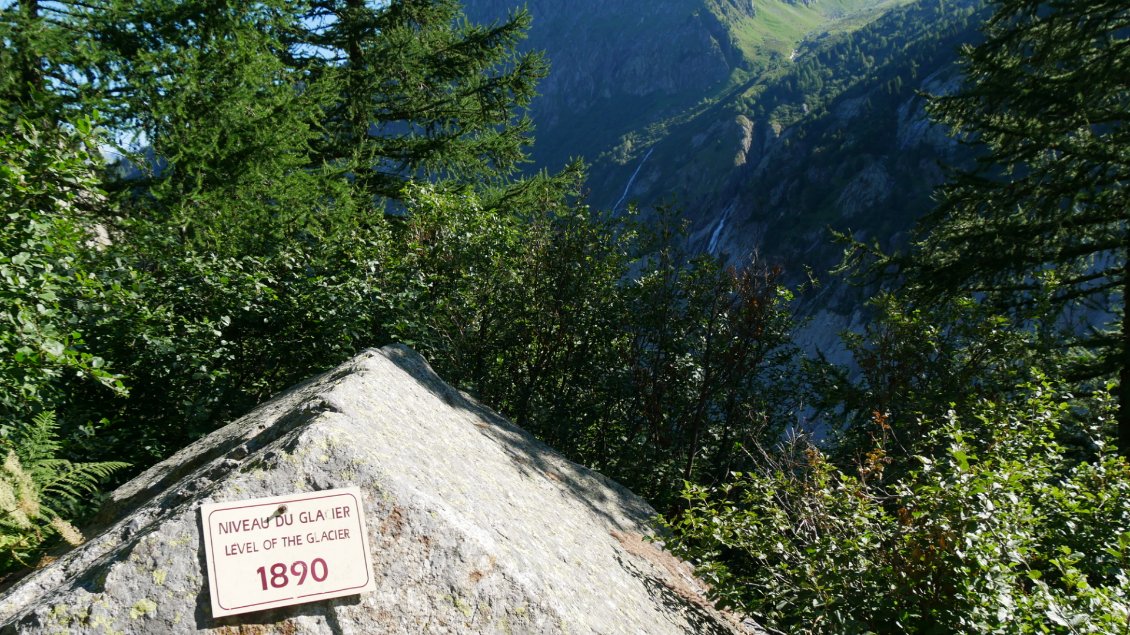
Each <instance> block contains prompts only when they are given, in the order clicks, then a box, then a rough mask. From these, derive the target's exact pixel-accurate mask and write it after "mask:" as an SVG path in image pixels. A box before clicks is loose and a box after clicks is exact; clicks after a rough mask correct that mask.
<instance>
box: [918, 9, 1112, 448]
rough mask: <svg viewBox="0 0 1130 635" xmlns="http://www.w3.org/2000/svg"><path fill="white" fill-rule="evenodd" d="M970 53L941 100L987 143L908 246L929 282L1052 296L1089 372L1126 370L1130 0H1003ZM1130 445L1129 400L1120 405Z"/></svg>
mask: <svg viewBox="0 0 1130 635" xmlns="http://www.w3.org/2000/svg"><path fill="white" fill-rule="evenodd" d="M994 9H995V13H994V15H993V16H992V18H991V19H990V20H989V21H988V22H987V24H986V26H985V29H984V31H985V36H986V41H985V42H984V43H983V44H981V45H980V46H977V47H976V48H971V49H969V50H968V51H967V52H966V55H965V74H966V84H965V86H964V87H963V88H962V89H961V90H960V91H958V92H957V93H956V94H954V95H950V96H944V97H940V98H938V99H936V100H935V102H934V110H935V112H936V114H937V115H938V116H939V118H940V119H941V120H942V121H943V122H945V123H947V124H949V125H950V126H952V127H953V128H954V129H955V130H956V131H957V132H958V133H960V134H961V135H963V136H964V137H966V138H968V139H971V140H973V141H975V142H976V143H978V144H979V145H980V147H982V148H983V149H984V150H985V152H984V157H983V159H982V161H981V164H980V165H979V167H978V169H975V170H972V171H968V172H964V173H961V174H959V175H957V176H956V177H955V178H954V179H952V180H951V181H950V183H949V184H947V185H946V186H945V187H943V188H942V189H941V205H940V206H939V208H938V210H937V211H936V212H935V213H934V214H933V216H932V217H931V218H930V220H929V222H928V223H927V224H926V225H925V232H924V234H923V236H922V238H921V240H920V242H919V244H918V245H917V249H916V251H915V253H914V254H913V258H914V262H913V263H912V264H911V265H910V269H912V270H913V271H914V273H913V275H914V276H915V278H916V284H918V285H919V286H921V287H922V293H923V294H925V295H933V294H938V293H939V292H942V293H945V292H949V293H952V292H954V290H957V291H958V292H959V293H978V294H982V295H984V296H985V297H986V298H987V299H988V300H990V301H992V302H993V303H995V304H996V306H998V307H1002V308H1007V309H1010V310H1013V311H1019V312H1020V313H1021V316H1022V318H1023V317H1024V316H1025V314H1026V313H1027V312H1029V311H1030V310H1031V307H1032V306H1033V305H1038V304H1044V305H1046V306H1047V307H1048V308H1049V309H1054V311H1055V312H1054V313H1049V315H1048V316H1047V319H1048V321H1052V320H1055V321H1056V324H1057V326H1060V327H1061V329H1062V330H1063V331H1064V338H1063V339H1064V341H1065V343H1068V344H1076V345H1079V346H1082V347H1084V349H1085V350H1086V354H1085V355H1084V356H1083V357H1082V359H1080V360H1079V363H1078V368H1077V370H1076V372H1078V373H1079V374H1080V375H1082V376H1092V377H1093V376H1103V375H1109V374H1110V373H1122V375H1121V381H1120V388H1119V393H1118V394H1119V400H1120V402H1125V403H1127V404H1130V374H1127V373H1130V345H1128V344H1127V341H1128V340H1127V337H1130V335H1128V333H1130V329H1128V328H1127V325H1128V324H1130V323H1128V322H1127V319H1128V318H1127V313H1126V311H1125V310H1124V306H1125V298H1126V296H1127V293H1128V291H1130V277H1128V274H1127V250H1128V246H1127V245H1128V243H1127V239H1126V223H1127V222H1128V220H1130V216H1128V208H1127V204H1126V199H1127V184H1128V183H1130V37H1128V35H1127V33H1128V29H1130V6H1128V5H1127V4H1126V3H1125V2H1122V1H1120V0H1083V1H1075V0H1060V1H1052V2H1043V3H1038V2H1031V1H1028V0H1007V1H1005V0H1002V1H998V2H996V3H994ZM1119 418H1120V421H1121V424H1120V429H1121V433H1120V436H1119V444H1120V446H1121V448H1122V450H1123V452H1127V451H1130V408H1128V409H1127V410H1126V411H1125V412H1123V413H1121V414H1120V415H1119Z"/></svg>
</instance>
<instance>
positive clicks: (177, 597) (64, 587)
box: [0, 347, 756, 634]
mask: <svg viewBox="0 0 1130 635" xmlns="http://www.w3.org/2000/svg"><path fill="white" fill-rule="evenodd" d="M346 486H356V487H358V488H359V491H360V497H361V499H362V500H363V506H364V510H365V521H366V523H365V524H366V525H367V528H366V531H367V538H368V544H369V551H370V554H371V557H372V559H373V570H372V571H371V573H372V576H373V579H374V580H375V587H376V590H375V591H373V592H370V593H363V594H360V595H352V596H346V597H340V598H336V599H332V600H322V601H316V602H311V603H306V604H298V605H295V606H289V607H285V608H275V609H272V610H268V611H259V612H250V613H245V614H242V615H233V616H228V617H223V618H219V619H217V618H215V617H213V615H212V610H211V604H210V599H209V588H208V579H209V578H208V574H207V569H206V562H205V554H204V548H203V531H204V529H203V522H204V521H203V520H202V514H201V512H200V508H201V506H202V505H204V504H206V503H214V502H224V501H244V500H247V499H252V498H261V497H268V496H278V495H284V494H294V493H301V492H320V491H323V490H327V489H332V488H341V487H346ZM653 513H654V512H653V510H652V509H651V508H650V507H648V505H647V504H646V503H644V502H643V501H642V500H641V499H639V498H638V497H636V496H635V495H633V494H632V493H631V492H629V491H627V490H625V489H624V488H623V487H621V486H619V485H617V484H616V483H614V482H612V481H610V480H608V479H606V478H603V477H602V476H600V475H599V474H595V473H593V472H591V471H589V470H586V469H584V468H583V467H580V466H578V465H576V464H573V463H570V462H569V461H567V460H565V459H563V458H562V457H560V456H559V455H557V454H556V453H555V452H553V451H552V450H551V449H549V448H548V447H546V446H545V445H543V444H541V443H539V442H537V441H535V440H534V439H533V438H532V437H530V435H528V434H527V433H525V432H523V431H522V430H520V429H518V428H516V427H514V426H513V425H511V424H509V423H508V422H506V421H505V420H503V419H501V418H500V417H498V416H497V415H496V414H494V413H492V412H490V411H489V410H487V409H486V408H484V407H483V406H481V405H479V404H478V403H476V402H474V401H472V400H471V399H469V398H467V397H465V396H464V395H462V394H460V393H459V392H457V391H455V390H454V389H452V388H450V387H449V386H447V385H446V384H444V383H443V382H442V381H441V380H440V379H439V378H438V377H436V376H435V375H434V374H433V373H432V371H431V369H430V368H428V366H427V364H426V363H425V362H424V361H423V360H422V359H421V358H420V357H419V356H417V355H416V354H415V353H413V352H411V351H410V350H408V349H406V348H403V347H390V348H386V349H382V350H380V351H369V352H366V353H363V354H362V355H360V356H358V357H357V358H356V359H354V360H352V361H350V362H348V363H346V364H344V365H342V366H341V367H339V368H337V369H335V370H333V371H330V372H329V373H326V374H325V375H322V376H320V377H318V378H315V379H314V380H312V381H310V382H308V383H306V384H304V385H300V386H298V387H295V388H294V389H291V390H290V391H287V392H286V393H284V394H282V395H280V396H278V397H277V398H275V399H273V400H272V401H270V402H268V403H266V404H264V405H263V406H261V407H260V408H258V409H256V410H255V411H254V412H252V413H251V414H249V415H247V416H246V417H243V418H242V419H240V420H238V421H236V422H234V423H232V424H230V425H229V426H227V427H225V428H223V429H221V430H219V431H217V432H215V433H213V434H212V435H210V436H208V437H207V438H205V439H203V440H201V441H200V442H198V443H196V444H194V445H192V446H189V447H188V448H185V449H184V450H182V451H181V452H179V453H177V454H176V455H175V456H173V457H172V458H170V459H169V460H167V461H165V462H163V463H161V464H159V465H157V466H155V467H154V468H152V469H150V470H149V471H147V472H145V473H144V474H142V475H141V476H139V477H138V478H137V479H135V480H133V481H131V482H130V483H128V484H127V485H125V486H123V487H122V488H121V489H119V490H118V491H116V492H114V494H113V496H112V501H111V503H110V505H109V507H108V508H107V509H106V510H105V512H104V513H103V517H102V520H101V527H102V528H101V529H100V530H97V529H96V530H95V531H93V532H88V535H93V536H95V537H94V538H92V539H91V540H90V541H89V542H87V543H86V544H85V545H83V546H82V547H80V548H78V549H76V550H74V551H72V552H71V553H68V554H66V555H64V556H62V557H61V558H59V559H58V560H56V561H55V562H53V563H52V564H50V565H49V566H47V567H46V568H44V569H42V570H39V571H36V572H34V573H33V574H31V575H30V576H28V577H27V578H25V579H24V580H22V581H20V582H19V583H17V584H16V586H14V587H13V588H11V589H8V590H7V591H6V592H5V593H4V594H3V595H2V596H0V632H2V633H59V632H95V633H103V632H104V633H139V634H140V633H147V634H148V633H182V632H212V633H287V634H295V633H423V632H432V633H626V634H627V633H632V634H635V633H655V634H660V633H714V634H723V633H725V634H732V633H739V632H756V631H755V629H754V627H753V626H751V625H749V624H747V625H745V626H742V625H741V624H739V623H737V622H736V621H734V620H732V619H730V618H727V617H725V616H723V615H721V614H720V613H718V612H717V611H715V610H714V609H713V608H711V607H710V605H709V604H708V603H707V602H706V601H705V600H704V599H703V597H702V592H703V591H704V589H703V587H702V586H701V585H700V584H699V583H698V582H697V581H695V579H694V578H693V576H692V575H691V572H690V569H689V568H688V567H687V565H685V564H683V563H681V562H679V561H677V560H676V559H674V558H673V557H671V556H670V555H669V554H667V553H666V552H664V551H662V549H660V548H659V547H658V545H656V544H655V543H652V542H648V541H647V540H646V539H645V537H646V536H648V535H650V534H651V532H652V527H651V525H650V524H649V519H650V517H651V516H652V515H653ZM233 557H242V556H241V555H240V554H238V553H237V554H236V555H235V556H233ZM280 557H281V556H280ZM237 562H239V561H237ZM251 566H254V564H251V565H248V567H244V568H250V567H251ZM238 571H242V569H238ZM244 573H246V574H247V576H249V578H248V581H247V583H248V584H252V585H255V584H258V580H259V578H258V577H256V576H255V573H254V571H246V572H244ZM232 575H233V576H234V575H236V574H232ZM295 575H297V574H295ZM312 575H313V576H314V577H313V578H311V580H315V579H316V578H317V576H318V575H322V577H323V578H325V577H326V575H325V574H323V573H321V572H320V570H318V569H314V574H312ZM271 580H272V582H271V584H272V585H274V584H275V582H274V578H271ZM224 582H225V583H227V582H231V583H232V584H237V583H240V581H239V580H235V579H228V578H225V580H224ZM309 583H310V584H314V582H313V581H310V582H309ZM263 585H264V587H266V579H264V580H263ZM316 591H317V589H312V590H311V592H316Z"/></svg>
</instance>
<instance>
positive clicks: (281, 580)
mask: <svg viewBox="0 0 1130 635" xmlns="http://www.w3.org/2000/svg"><path fill="white" fill-rule="evenodd" d="M319 565H320V566H321V572H320V573H319V571H318V568H319ZM268 571H269V573H270V583H271V587H273V588H276V589H281V588H283V587H285V586H287V585H289V584H290V582H291V577H290V576H294V577H296V578H298V582H297V583H296V584H297V585H302V584H303V583H304V582H306V576H307V574H309V576H310V577H311V578H313V579H314V581H315V582H325V581H326V578H328V577H329V576H330V567H329V565H327V564H326V561H325V560H323V559H321V558H314V559H313V560H312V561H311V562H310V565H309V566H307V565H306V561H305V560H295V561H294V562H292V563H290V568H289V569H288V568H287V566H286V564H285V563H282V562H276V563H274V564H272V565H271V568H270V569H269V570H268V569H267V567H265V566H264V567H259V568H258V569H256V570H255V573H258V574H259V581H260V583H261V584H262V585H263V590H264V591H266V590H267V573H268ZM288 573H289V575H288Z"/></svg>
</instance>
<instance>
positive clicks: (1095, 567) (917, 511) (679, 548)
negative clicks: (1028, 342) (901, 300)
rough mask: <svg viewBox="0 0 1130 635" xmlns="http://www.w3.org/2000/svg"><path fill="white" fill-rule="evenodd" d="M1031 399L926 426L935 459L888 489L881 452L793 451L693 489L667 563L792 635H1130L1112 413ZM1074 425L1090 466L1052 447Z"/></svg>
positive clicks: (1127, 497) (1041, 394)
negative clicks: (852, 459) (694, 570)
mask: <svg viewBox="0 0 1130 635" xmlns="http://www.w3.org/2000/svg"><path fill="white" fill-rule="evenodd" d="M1023 392H1024V394H1025V395H1026V397H1025V398H1024V399H1022V400H1020V401H1018V402H1016V403H1006V404H998V403H992V402H988V401H983V402H981V403H980V405H979V407H978V408H976V409H975V411H974V415H973V416H972V418H971V419H970V420H959V418H958V417H957V415H956V414H954V413H953V412H952V411H951V412H950V413H949V414H948V415H947V416H945V417H943V418H942V419H941V420H939V421H925V422H923V423H924V425H923V427H924V428H931V427H932V428H933V429H932V431H931V432H930V433H929V436H930V437H931V438H930V441H931V444H930V445H931V446H933V447H938V448H941V450H940V451H939V452H938V453H937V454H936V455H935V456H932V457H926V456H917V457H914V459H913V460H914V461H916V462H917V463H918V466H917V467H915V468H913V469H909V470H906V471H905V472H902V475H901V476H899V477H898V478H897V479H895V480H892V481H890V482H888V480H887V479H886V478H884V472H885V471H886V470H887V466H888V465H889V462H890V457H889V456H888V455H887V452H886V450H885V449H884V448H883V447H882V446H881V444H877V445H876V446H875V447H874V448H873V449H872V451H871V452H870V453H868V454H867V455H866V458H865V459H864V460H863V461H862V462H861V463H860V464H859V465H856V466H854V468H853V469H851V470H848V469H844V468H840V467H837V466H835V465H833V464H832V463H831V462H830V461H829V460H828V459H827V457H826V456H825V455H824V454H823V453H822V452H821V451H820V450H819V449H818V448H816V447H815V446H813V445H810V444H807V443H804V442H797V443H794V444H792V445H790V446H789V447H788V448H787V449H785V450H781V451H777V452H772V453H770V452H766V453H765V456H764V457H763V459H764V465H766V466H767V467H765V468H764V469H761V470H759V471H757V472H753V473H747V474H740V475H736V480H735V481H734V482H732V483H730V484H728V485H725V486H723V487H721V488H716V489H706V488H702V487H698V486H694V485H688V486H687V488H686V490H685V492H684V496H685V498H686V500H687V504H688V509H687V511H686V512H684V513H682V514H679V515H677V516H675V517H673V518H670V519H669V520H667V521H666V522H667V525H668V526H669V527H670V529H672V530H673V531H674V534H675V537H676V538H675V541H674V548H675V550H676V552H677V553H679V554H680V555H683V556H684V557H687V558H689V559H693V560H695V561H697V562H699V563H700V565H701V566H700V569H699V571H700V573H701V574H702V575H703V576H704V577H705V579H706V580H707V581H709V582H710V583H712V584H713V585H714V589H713V590H714V593H715V594H716V595H717V596H718V597H719V598H720V599H721V600H722V601H723V602H724V603H725V604H727V605H730V606H734V607H737V608H739V609H740V610H742V611H745V612H747V613H749V614H752V615H755V616H758V617H760V618H761V619H762V620H764V622H765V623H766V624H767V625H768V626H772V627H775V628H780V629H783V630H786V631H788V632H811V633H863V632H890V633H903V632H906V633H954V632H960V633H1038V632H1056V633H1125V632H1127V630H1126V629H1127V620H1128V619H1130V578H1128V573H1127V572H1128V565H1130V465H1128V464H1127V461H1126V460H1125V458H1123V457H1120V456H1118V455H1115V454H1111V453H1109V452H1107V450H1106V444H1107V443H1108V439H1107V438H1106V437H1104V436H1103V434H1102V433H1103V431H1104V430H1105V431H1109V430H1108V428H1109V425H1108V423H1107V422H1108V421H1109V418H1110V416H1111V411H1112V408H1111V404H1110V400H1109V399H1108V398H1106V397H1105V396H1101V397H1100V398H1098V399H1097V400H1095V401H1094V402H1092V403H1090V404H1089V407H1088V409H1087V410H1085V411H1082V412H1080V411H1079V405H1078V404H1073V402H1072V401H1070V400H1068V399H1066V398H1060V397H1059V396H1058V395H1057V394H1056V392H1055V391H1053V390H1052V389H1051V388H1049V386H1048V385H1046V383H1038V384H1030V385H1028V386H1026V387H1025V389H1024V391H1023ZM1080 416H1082V417H1083V418H1085V419H1086V420H1088V421H1090V422H1091V424H1090V425H1089V426H1084V427H1085V428H1086V429H1087V430H1088V431H1089V432H1090V434H1091V442H1092V444H1093V445H1092V449H1093V451H1094V453H1095V458H1094V459H1093V460H1090V461H1082V462H1080V461H1077V460H1074V459H1072V458H1071V456H1072V454H1071V453H1069V452H1068V451H1067V450H1066V449H1065V448H1064V447H1063V446H1062V445H1060V444H1059V443H1057V442H1056V435H1057V433H1058V432H1059V428H1060V427H1061V426H1062V425H1064V423H1066V422H1068V421H1071V422H1072V423H1073V424H1075V425H1077V423H1076V422H1075V421H1074V420H1075V419H1076V418H1077V417H1080ZM876 419H877V421H876V423H877V424H878V425H884V424H885V422H883V415H881V414H876Z"/></svg>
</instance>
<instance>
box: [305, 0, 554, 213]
mask: <svg viewBox="0 0 1130 635" xmlns="http://www.w3.org/2000/svg"><path fill="white" fill-rule="evenodd" d="M303 23H304V24H305V25H307V28H306V29H305V32H304V33H302V34H301V35H300V36H299V37H298V38H297V40H296V42H295V46H294V47H293V48H292V56H291V60H290V61H291V63H292V64H293V65H294V67H295V68H297V69H299V70H301V71H302V72H303V73H304V74H305V76H306V77H307V78H308V79H309V81H311V82H312V84H313V85H316V86H320V87H322V88H323V89H327V90H329V91H330V92H332V94H333V101H332V103H331V105H330V106H329V107H328V109H327V111H326V116H325V121H324V135H323V137H322V138H321V143H320V144H318V146H317V157H318V158H319V159H320V161H322V162H324V163H326V164H328V165H332V166H336V167H339V168H341V169H343V170H346V171H347V172H349V174H350V178H351V179H355V182H356V184H357V185H358V186H359V187H360V188H361V189H362V190H363V191H365V192H367V193H368V194H370V195H372V196H373V197H376V199H377V200H379V199H382V198H383V199H396V198H398V197H399V196H400V191H401V189H402V188H403V187H404V185H405V183H407V182H408V181H409V180H412V179H414V178H420V179H435V178H446V179H455V180H457V181H462V182H475V181H480V180H483V179H484V178H485V179H491V178H493V177H497V176H500V175H506V174H508V173H509V172H510V171H512V170H513V169H514V167H515V166H516V165H518V164H519V163H520V162H521V161H523V160H524V158H525V146H526V145H527V144H528V143H529V142H530V139H529V137H528V133H529V132H530V130H531V123H530V120H529V119H528V118H527V117H526V116H524V115H521V114H519V113H518V112H517V111H518V110H519V109H521V108H523V107H525V106H526V105H527V104H528V103H529V101H530V99H531V98H532V97H533V95H534V88H535V85H536V83H537V81H538V80H539V79H540V78H542V77H543V76H544V75H545V73H546V66H545V63H544V62H543V60H542V58H541V56H540V55H537V54H532V53H518V52H516V51H515V46H516V44H517V43H518V41H519V40H520V39H521V38H523V37H524V35H525V31H526V29H527V27H528V25H529V16H528V15H527V14H526V13H516V14H514V15H513V16H512V17H511V18H510V19H508V20H507V21H505V22H502V23H500V24H494V25H489V26H477V25H471V24H468V23H467V22H466V20H465V18H464V17H463V14H462V10H461V8H460V6H459V3H458V2H457V1H456V0H392V1H391V2H372V1H369V2H366V0H313V1H312V2H311V3H310V8H309V11H308V13H307V15H306V16H305V18H304V22H303Z"/></svg>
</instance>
